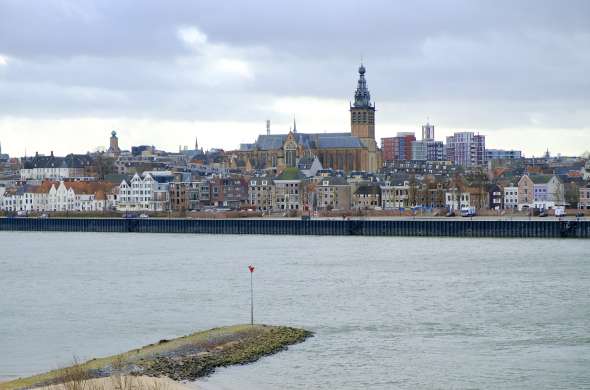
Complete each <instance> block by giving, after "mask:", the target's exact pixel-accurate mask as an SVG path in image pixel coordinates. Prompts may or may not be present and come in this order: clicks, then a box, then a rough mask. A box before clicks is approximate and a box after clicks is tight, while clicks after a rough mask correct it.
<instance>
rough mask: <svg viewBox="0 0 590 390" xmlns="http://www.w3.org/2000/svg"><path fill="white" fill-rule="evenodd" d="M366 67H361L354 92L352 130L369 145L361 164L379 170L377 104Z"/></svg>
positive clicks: (370, 170)
mask: <svg viewBox="0 0 590 390" xmlns="http://www.w3.org/2000/svg"><path fill="white" fill-rule="evenodd" d="M365 72H366V69H365V67H364V66H363V64H361V66H360V67H359V81H358V83H357V87H356V91H355V93H354V104H351V105H350V130H351V133H352V136H353V137H358V138H360V140H361V141H362V143H363V144H364V145H365V146H366V147H367V150H368V151H367V153H366V155H364V156H363V158H362V161H361V166H362V168H363V170H366V171H369V172H377V171H378V170H379V169H380V168H381V152H380V151H379V148H378V147H377V141H375V104H374V103H371V93H370V92H369V89H368V88H367V80H365Z"/></svg>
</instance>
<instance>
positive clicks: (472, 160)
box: [446, 131, 486, 167]
mask: <svg viewBox="0 0 590 390" xmlns="http://www.w3.org/2000/svg"><path fill="white" fill-rule="evenodd" d="M485 147H486V138H485V136H484V135H479V134H475V133H473V132H470V131H464V132H458V133H455V134H454V135H452V136H449V137H447V145H446V153H447V159H448V160H449V161H452V162H453V163H454V164H456V165H461V166H464V167H469V166H474V165H483V164H485V162H486V156H485Z"/></svg>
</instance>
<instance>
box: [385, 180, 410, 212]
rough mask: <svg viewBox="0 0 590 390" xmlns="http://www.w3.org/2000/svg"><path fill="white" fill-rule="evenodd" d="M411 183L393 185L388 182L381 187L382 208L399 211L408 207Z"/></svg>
mask: <svg viewBox="0 0 590 390" xmlns="http://www.w3.org/2000/svg"><path fill="white" fill-rule="evenodd" d="M409 193H410V183H409V182H408V181H404V182H403V183H398V184H394V185H392V184H391V182H389V181H386V182H385V183H384V185H381V207H382V208H383V209H384V210H393V209H399V208H402V207H406V206H408V200H409Z"/></svg>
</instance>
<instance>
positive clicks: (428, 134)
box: [422, 122, 434, 141]
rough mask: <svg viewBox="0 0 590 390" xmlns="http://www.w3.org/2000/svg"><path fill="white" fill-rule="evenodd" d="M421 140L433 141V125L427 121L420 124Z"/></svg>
mask: <svg viewBox="0 0 590 390" xmlns="http://www.w3.org/2000/svg"><path fill="white" fill-rule="evenodd" d="M422 141H434V125H431V124H430V123H428V122H426V124H425V125H422Z"/></svg>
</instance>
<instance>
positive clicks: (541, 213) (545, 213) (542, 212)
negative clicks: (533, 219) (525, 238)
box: [539, 210, 549, 217]
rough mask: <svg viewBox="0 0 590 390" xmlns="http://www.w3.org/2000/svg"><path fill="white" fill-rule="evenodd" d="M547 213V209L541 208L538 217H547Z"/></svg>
mask: <svg viewBox="0 0 590 390" xmlns="http://www.w3.org/2000/svg"><path fill="white" fill-rule="evenodd" d="M548 215H549V214H548V213H547V211H545V210H543V211H541V212H540V213H539V217H547V216H548Z"/></svg>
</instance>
